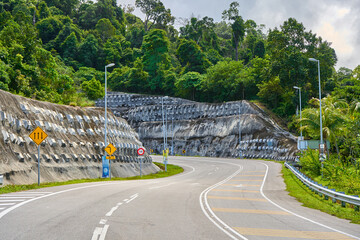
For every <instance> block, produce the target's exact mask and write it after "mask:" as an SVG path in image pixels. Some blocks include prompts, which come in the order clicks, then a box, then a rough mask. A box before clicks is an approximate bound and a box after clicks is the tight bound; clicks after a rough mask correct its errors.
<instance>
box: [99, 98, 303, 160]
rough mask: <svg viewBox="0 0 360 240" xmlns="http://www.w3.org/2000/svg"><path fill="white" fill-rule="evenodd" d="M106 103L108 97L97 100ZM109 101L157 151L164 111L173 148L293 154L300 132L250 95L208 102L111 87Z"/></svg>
mask: <svg viewBox="0 0 360 240" xmlns="http://www.w3.org/2000/svg"><path fill="white" fill-rule="evenodd" d="M103 105H104V100H99V101H97V106H99V107H101V106H103ZM108 106H109V107H110V108H111V109H112V110H113V112H114V113H115V114H116V115H118V116H121V117H123V118H125V119H126V120H127V121H128V122H129V124H130V125H131V126H132V127H133V128H134V130H135V131H136V132H137V133H138V134H139V138H140V140H141V141H142V142H143V143H144V146H145V147H146V148H148V149H152V150H153V151H154V152H156V153H161V152H162V149H163V146H164V137H163V127H162V126H163V115H164V122H165V125H166V122H167V127H165V128H166V129H167V144H166V145H167V147H169V149H170V152H171V149H173V153H174V154H181V155H184V154H185V155H193V156H194V155H199V156H216V157H239V156H240V152H241V154H242V157H245V158H266V159H277V160H294V159H295V155H294V154H295V152H296V151H297V149H296V137H295V136H293V135H292V134H290V133H289V132H287V131H285V130H283V129H282V128H281V127H279V126H278V125H277V124H276V122H275V121H273V120H272V119H271V118H270V117H269V116H268V115H267V114H266V113H265V112H264V111H263V110H262V109H260V108H259V107H258V106H256V105H255V104H253V103H250V102H248V101H238V102H226V103H221V104H208V103H197V102H192V101H188V100H184V99H180V98H170V97H164V98H162V97H158V96H146V95H136V94H125V93H116V92H113V93H110V94H109V95H108ZM166 120H167V121H166ZM239 133H240V136H241V140H240V139H239ZM239 140H240V141H239Z"/></svg>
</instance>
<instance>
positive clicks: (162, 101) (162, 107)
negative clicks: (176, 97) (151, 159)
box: [161, 96, 168, 172]
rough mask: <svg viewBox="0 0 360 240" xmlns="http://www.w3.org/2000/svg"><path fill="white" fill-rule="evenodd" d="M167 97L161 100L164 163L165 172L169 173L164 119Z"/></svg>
mask: <svg viewBox="0 0 360 240" xmlns="http://www.w3.org/2000/svg"><path fill="white" fill-rule="evenodd" d="M167 98H168V97H167V96H164V97H162V98H161V110H162V122H163V135H164V152H163V155H164V163H165V172H167V159H166V157H165V155H166V129H165V117H164V99H167Z"/></svg>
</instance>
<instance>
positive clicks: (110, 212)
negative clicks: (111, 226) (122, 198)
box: [105, 206, 118, 217]
mask: <svg viewBox="0 0 360 240" xmlns="http://www.w3.org/2000/svg"><path fill="white" fill-rule="evenodd" d="M117 209H118V206H116V207H113V208H112V209H111V210H110V211H109V212H108V213H107V214H106V215H105V216H107V217H110V216H111V215H112V214H113V213H114V212H115V211H116V210H117Z"/></svg>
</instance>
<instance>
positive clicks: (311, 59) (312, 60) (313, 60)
mask: <svg viewBox="0 0 360 240" xmlns="http://www.w3.org/2000/svg"><path fill="white" fill-rule="evenodd" d="M309 61H311V62H318V61H319V60H317V59H315V58H309Z"/></svg>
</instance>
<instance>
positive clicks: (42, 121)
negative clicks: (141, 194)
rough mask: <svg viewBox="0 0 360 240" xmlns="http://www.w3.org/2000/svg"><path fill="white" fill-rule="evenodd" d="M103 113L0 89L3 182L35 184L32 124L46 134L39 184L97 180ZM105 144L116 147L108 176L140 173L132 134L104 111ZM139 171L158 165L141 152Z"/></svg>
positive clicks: (0, 171)
mask: <svg viewBox="0 0 360 240" xmlns="http://www.w3.org/2000/svg"><path fill="white" fill-rule="evenodd" d="M104 121H105V118H104V111H103V109H100V108H80V107H70V106H64V105H56V104H52V103H47V102H40V101H35V100H32V99H27V98H24V97H20V96H16V95H13V94H10V93H8V92H5V91H2V90H0V129H1V130H0V131H1V133H0V174H3V175H4V184H29V183H35V182H37V157H38V156H37V145H36V144H35V143H34V142H33V141H32V140H31V139H30V138H29V134H30V133H31V131H33V129H35V127H36V126H40V127H41V128H42V129H43V130H44V131H45V132H46V133H47V134H48V137H47V138H46V139H45V140H44V142H43V143H42V144H41V147H40V149H41V150H40V153H41V158H40V159H41V174H40V175H41V182H52V181H65V180H70V179H80V178H98V177H101V174H102V161H101V156H102V155H104V150H103V149H104V127H105V125H104ZM108 142H109V143H112V144H113V145H114V146H115V147H116V148H117V151H116V152H115V153H114V155H115V156H116V159H115V160H114V161H113V164H112V169H111V170H112V176H114V177H127V176H134V175H138V174H139V164H138V160H139V159H138V158H137V153H136V150H137V149H138V148H139V147H140V146H142V143H141V142H140V141H139V139H138V135H137V134H136V132H134V131H133V129H131V127H130V126H129V124H128V123H127V122H126V121H125V120H124V119H122V118H119V117H116V116H114V115H113V114H112V113H110V112H109V113H108ZM144 162H145V163H144V164H143V173H145V174H148V173H154V172H157V171H158V170H159V169H158V168H157V167H156V166H155V165H154V164H152V159H151V157H149V155H147V154H146V155H145V159H144Z"/></svg>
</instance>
